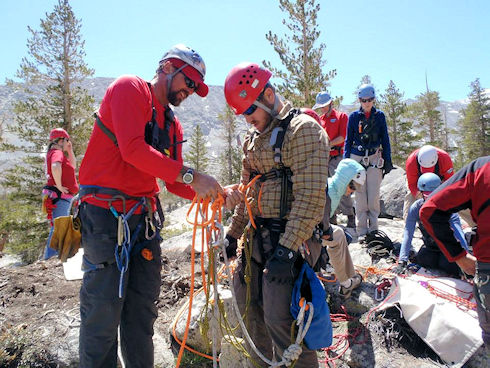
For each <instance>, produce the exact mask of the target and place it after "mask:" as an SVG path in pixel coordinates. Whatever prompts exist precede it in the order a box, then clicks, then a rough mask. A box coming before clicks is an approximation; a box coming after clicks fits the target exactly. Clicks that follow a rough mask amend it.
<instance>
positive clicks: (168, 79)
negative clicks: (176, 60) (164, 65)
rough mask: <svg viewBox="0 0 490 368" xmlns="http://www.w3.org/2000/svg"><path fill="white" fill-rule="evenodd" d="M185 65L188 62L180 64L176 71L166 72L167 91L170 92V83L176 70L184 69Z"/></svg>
mask: <svg viewBox="0 0 490 368" xmlns="http://www.w3.org/2000/svg"><path fill="white" fill-rule="evenodd" d="M187 65H189V64H184V65H182V66H181V67H180V68H179V69H177V70H176V71H174V72H172V73H170V74H167V93H169V92H170V85H171V84H172V80H173V79H174V77H175V74H177V73H178V72H180V71H181V70H182V69H184V68H185V67H186V66H187Z"/></svg>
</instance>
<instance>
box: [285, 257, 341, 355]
mask: <svg viewBox="0 0 490 368" xmlns="http://www.w3.org/2000/svg"><path fill="white" fill-rule="evenodd" d="M302 297H305V299H306V301H311V302H312V303H313V310H314V312H313V320H312V321H311V325H310V328H309V329H308V331H307V333H306V335H305V338H304V342H305V344H306V346H307V347H308V349H311V350H316V349H321V348H326V347H328V346H330V345H331V344H332V335H333V331H332V321H331V320H330V310H329V308H328V304H327V300H326V292H325V288H324V287H323V284H322V283H321V282H320V280H319V279H318V277H317V276H316V273H315V271H313V269H312V268H311V267H310V266H309V264H308V263H307V262H304V263H303V267H302V268H301V271H300V273H299V275H298V278H297V279H296V282H295V284H294V287H293V293H292V296H291V306H290V308H289V310H290V312H291V314H292V316H293V318H294V319H296V318H298V314H299V311H300V309H301V306H300V300H301V298H302ZM309 314H310V311H309V310H307V311H306V312H305V316H304V321H307V320H308V316H309Z"/></svg>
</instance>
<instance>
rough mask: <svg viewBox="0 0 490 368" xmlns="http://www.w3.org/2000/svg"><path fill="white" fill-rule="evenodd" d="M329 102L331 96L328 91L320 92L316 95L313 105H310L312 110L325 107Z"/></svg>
mask: <svg viewBox="0 0 490 368" xmlns="http://www.w3.org/2000/svg"><path fill="white" fill-rule="evenodd" d="M330 102H332V97H331V96H330V95H329V94H328V92H320V93H319V94H317V95H316V100H315V105H314V106H313V107H312V109H313V110H314V109H319V108H321V107H325V106H327V105H328V104H329V103H330Z"/></svg>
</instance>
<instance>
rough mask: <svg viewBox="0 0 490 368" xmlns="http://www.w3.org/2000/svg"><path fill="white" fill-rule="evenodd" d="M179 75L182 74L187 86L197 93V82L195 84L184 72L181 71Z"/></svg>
mask: <svg viewBox="0 0 490 368" xmlns="http://www.w3.org/2000/svg"><path fill="white" fill-rule="evenodd" d="M179 73H181V74H182V75H183V76H184V81H185V85H186V86H187V88H189V89H192V90H194V91H195V90H196V88H197V85H196V82H194V81H193V80H192V79H190V78H189V77H188V76H187V75H185V73H184V72H183V71H179Z"/></svg>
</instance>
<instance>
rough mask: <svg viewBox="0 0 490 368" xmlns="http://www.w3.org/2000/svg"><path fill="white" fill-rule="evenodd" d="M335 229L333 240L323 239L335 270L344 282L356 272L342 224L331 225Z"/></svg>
mask: <svg viewBox="0 0 490 368" xmlns="http://www.w3.org/2000/svg"><path fill="white" fill-rule="evenodd" d="M331 226H332V229H333V239H332V240H322V244H323V245H324V246H326V247H327V252H328V256H329V257H330V263H331V265H332V266H333V268H334V270H335V275H336V276H337V279H338V280H339V282H344V281H347V280H348V279H350V278H351V277H352V276H354V275H355V274H356V271H355V269H354V264H353V263H352V258H351V256H350V252H349V247H348V244H347V239H346V238H345V233H344V230H342V228H341V227H340V226H336V225H331Z"/></svg>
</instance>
